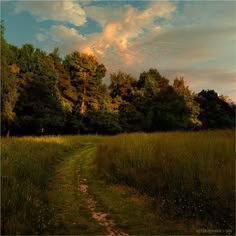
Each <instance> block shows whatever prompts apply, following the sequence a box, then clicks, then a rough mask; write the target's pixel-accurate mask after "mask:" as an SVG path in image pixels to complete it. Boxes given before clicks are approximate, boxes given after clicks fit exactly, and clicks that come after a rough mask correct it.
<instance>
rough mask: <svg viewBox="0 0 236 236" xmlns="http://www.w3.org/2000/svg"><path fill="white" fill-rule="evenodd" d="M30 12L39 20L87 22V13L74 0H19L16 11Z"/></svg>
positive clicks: (77, 24)
mask: <svg viewBox="0 0 236 236" xmlns="http://www.w3.org/2000/svg"><path fill="white" fill-rule="evenodd" d="M23 11H26V12H29V13H30V14H31V15H33V16H35V17H36V20H38V21H45V20H54V21H59V22H68V23H71V24H73V25H75V26H80V25H83V24H84V23H85V22H86V15H85V12H84V10H83V9H82V8H81V6H80V5H79V3H77V2H73V1H65V0H64V1H57V2H55V1H48V2H47V1H19V2H16V7H15V13H20V12H23Z"/></svg>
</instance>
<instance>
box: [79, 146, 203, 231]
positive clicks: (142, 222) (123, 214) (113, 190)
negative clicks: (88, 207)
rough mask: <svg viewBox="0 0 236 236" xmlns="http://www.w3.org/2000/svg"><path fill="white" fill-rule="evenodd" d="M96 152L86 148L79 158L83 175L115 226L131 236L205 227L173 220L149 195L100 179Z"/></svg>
mask: <svg viewBox="0 0 236 236" xmlns="http://www.w3.org/2000/svg"><path fill="white" fill-rule="evenodd" d="M94 151H95V149H90V150H88V151H86V153H84V154H83V155H82V156H81V157H82V158H80V161H79V163H80V166H81V175H82V176H83V177H86V179H87V184H88V186H89V188H88V191H89V194H91V195H92V196H93V198H94V199H95V200H96V202H97V207H98V210H100V211H103V212H109V214H110V217H111V218H112V219H114V220H115V223H116V226H117V227H118V228H119V229H121V230H122V231H123V232H125V233H128V234H129V235H166V234H168V235H176V234H179V235H190V234H191V235H192V234H196V230H197V229H201V228H204V227H205V225H204V224H202V223H201V222H197V221H192V220H188V219H185V220H183V219H180V220H178V219H170V218H169V217H168V216H165V215H163V214H162V213H161V212H160V209H159V208H158V207H154V206H155V204H156V201H155V199H154V198H153V197H150V196H148V195H147V194H143V193H142V194H141V193H140V192H139V191H137V189H135V188H133V187H129V186H127V185H123V184H112V183H109V184H107V183H106V181H104V180H102V179H100V178H98V176H97V174H96V166H95V165H94Z"/></svg>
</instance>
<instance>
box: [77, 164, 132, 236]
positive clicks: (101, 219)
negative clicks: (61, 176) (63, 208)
mask: <svg viewBox="0 0 236 236" xmlns="http://www.w3.org/2000/svg"><path fill="white" fill-rule="evenodd" d="M77 176H78V187H79V188H78V190H79V191H80V192H81V193H82V194H83V197H84V198H85V199H86V202H87V207H88V209H89V210H90V213H91V216H92V218H93V219H94V220H95V221H96V222H98V224H100V225H102V226H104V227H105V229H106V235H109V236H111V235H123V236H128V234H126V233H124V232H122V231H121V230H119V229H115V226H116V224H115V222H114V220H111V219H109V218H110V215H109V213H107V212H101V211H98V210H97V207H96V205H97V202H96V201H95V200H94V198H93V197H92V196H91V195H90V194H89V193H88V188H89V186H88V184H87V179H85V178H83V177H81V175H80V166H79V167H78V169H77Z"/></svg>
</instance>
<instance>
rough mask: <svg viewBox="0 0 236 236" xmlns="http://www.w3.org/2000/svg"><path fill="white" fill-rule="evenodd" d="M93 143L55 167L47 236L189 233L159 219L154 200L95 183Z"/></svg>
mask: <svg viewBox="0 0 236 236" xmlns="http://www.w3.org/2000/svg"><path fill="white" fill-rule="evenodd" d="M94 152H95V143H88V144H86V145H84V147H83V148H81V149H78V150H77V151H76V152H74V153H73V154H70V155H68V156H67V157H65V158H64V160H63V161H62V162H61V163H59V164H58V166H57V169H56V172H55V174H54V175H53V177H52V179H51V184H50V189H49V192H48V197H49V208H50V209H51V215H52V218H51V221H50V222H49V227H48V230H47V232H45V233H47V234H57V235H59V234H63V235H134V234H136V235H137V234H139V235H144V234H145V235H147V234H149V235H151V234H152V235H157V234H166V233H167V234H176V233H186V232H187V233H189V232H191V231H192V229H191V227H190V225H189V224H187V225H186V224H183V223H182V222H176V221H173V220H168V219H166V218H162V217H161V214H159V213H160V212H159V211H158V207H157V208H155V210H154V207H153V204H156V203H155V201H154V199H152V198H150V197H148V196H146V195H141V194H139V193H138V192H137V191H136V190H135V189H132V188H128V187H127V186H122V185H108V184H106V183H105V182H103V181H102V180H99V179H98V178H97V176H96V173H95V168H94V166H93V155H94Z"/></svg>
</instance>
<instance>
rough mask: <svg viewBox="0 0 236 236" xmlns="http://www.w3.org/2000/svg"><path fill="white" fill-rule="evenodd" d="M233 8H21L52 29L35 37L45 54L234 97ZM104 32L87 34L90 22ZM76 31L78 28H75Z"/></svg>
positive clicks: (67, 4) (66, 4)
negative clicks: (155, 73)
mask: <svg viewBox="0 0 236 236" xmlns="http://www.w3.org/2000/svg"><path fill="white" fill-rule="evenodd" d="M235 9H236V7H235V3H233V2H182V3H181V4H180V3H179V2H177V1H176V2H173V1H171V2H168V1H152V2H146V1H145V2H143V5H142V7H138V6H136V5H135V4H131V2H130V3H129V2H125V3H120V4H116V6H115V7H114V6H112V4H110V5H109V4H105V2H104V4H93V2H92V1H89V2H80V3H78V2H74V1H60V2H17V3H16V8H15V12H16V13H20V12H23V11H26V12H28V13H29V14H31V15H33V16H34V17H35V19H36V20H38V21H46V20H51V21H53V23H52V24H51V26H50V28H46V29H41V30H40V31H39V32H38V33H37V34H36V35H35V37H36V39H37V41H38V42H41V43H43V44H44V49H46V50H48V51H51V50H53V48H55V47H59V48H60V50H61V53H62V54H63V55H65V54H67V53H70V52H72V51H74V50H79V51H82V52H86V53H91V54H94V55H96V56H97V57H98V59H99V60H100V61H101V62H103V63H104V64H105V65H106V67H107V69H108V72H110V73H111V72H114V71H117V70H123V71H125V72H128V73H131V74H132V75H134V76H138V75H139V74H140V72H142V71H143V70H148V69H149V68H151V67H155V68H157V69H158V70H160V72H161V73H163V74H165V75H167V76H169V77H170V78H172V79H173V78H174V77H176V76H177V75H178V76H181V75H182V76H184V77H185V79H186V81H187V83H188V84H189V85H190V86H191V88H192V89H193V90H195V91H199V90H200V88H201V89H207V88H212V89H215V90H217V91H218V92H219V93H225V94H228V95H230V96H231V97H233V99H234V100H235V101H236V95H235V89H234V88H235V85H236V84H235V77H236V69H235V65H236V48H235V44H236V36H235V35H236V34H235V33H236V26H235V23H234V22H236V16H235ZM92 21H93V22H96V23H97V24H98V25H99V26H100V28H101V30H100V31H96V30H94V32H93V33H90V34H86V33H83V27H86V24H87V23H88V22H92ZM71 25H73V26H71Z"/></svg>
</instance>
